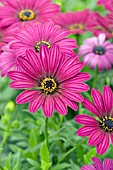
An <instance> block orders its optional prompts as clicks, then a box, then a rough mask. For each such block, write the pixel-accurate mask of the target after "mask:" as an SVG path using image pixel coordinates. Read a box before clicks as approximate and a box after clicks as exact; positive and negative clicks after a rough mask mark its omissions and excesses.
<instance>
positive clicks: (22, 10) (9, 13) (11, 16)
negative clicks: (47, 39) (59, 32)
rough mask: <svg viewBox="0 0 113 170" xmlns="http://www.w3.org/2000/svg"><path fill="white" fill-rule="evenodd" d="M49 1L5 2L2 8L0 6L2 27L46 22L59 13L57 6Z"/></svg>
mask: <svg viewBox="0 0 113 170" xmlns="http://www.w3.org/2000/svg"><path fill="white" fill-rule="evenodd" d="M51 2H52V1H51V0H43V1H42V0H28V1H26V0H7V3H4V6H0V18H1V24H2V26H9V25H12V24H15V23H18V24H23V23H24V24H26V23H28V22H29V23H31V22H35V21H40V20H43V19H44V20H46V19H47V18H50V17H51V16H53V15H56V14H57V13H58V12H60V8H59V6H58V5H57V4H52V3H51Z"/></svg>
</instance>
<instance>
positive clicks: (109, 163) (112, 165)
mask: <svg viewBox="0 0 113 170" xmlns="http://www.w3.org/2000/svg"><path fill="white" fill-rule="evenodd" d="M112 169H113V160H112V159H109V158H105V159H104V168H103V170H112Z"/></svg>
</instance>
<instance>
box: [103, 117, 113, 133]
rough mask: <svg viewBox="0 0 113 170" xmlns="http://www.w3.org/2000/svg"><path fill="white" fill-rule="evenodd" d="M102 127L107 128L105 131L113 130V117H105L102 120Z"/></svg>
mask: <svg viewBox="0 0 113 170" xmlns="http://www.w3.org/2000/svg"><path fill="white" fill-rule="evenodd" d="M100 127H101V128H102V129H104V130H105V132H113V118H111V117H104V118H103V119H102V120H101V121H100Z"/></svg>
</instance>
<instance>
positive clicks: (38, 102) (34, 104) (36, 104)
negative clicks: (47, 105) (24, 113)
mask: <svg viewBox="0 0 113 170" xmlns="http://www.w3.org/2000/svg"><path fill="white" fill-rule="evenodd" d="M44 100H45V95H44V94H43V93H42V94H40V95H38V96H37V97H36V98H35V99H34V100H32V101H31V102H30V104H29V111H30V112H31V113H34V112H36V111H37V110H38V109H39V108H40V107H41V106H42V105H43V102H44Z"/></svg>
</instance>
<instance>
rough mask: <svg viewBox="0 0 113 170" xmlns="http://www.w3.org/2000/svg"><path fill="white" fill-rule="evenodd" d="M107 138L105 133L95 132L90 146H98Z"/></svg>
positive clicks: (99, 130)
mask: <svg viewBox="0 0 113 170" xmlns="http://www.w3.org/2000/svg"><path fill="white" fill-rule="evenodd" d="M104 136H105V132H104V131H102V130H101V129H97V130H95V131H93V133H92V134H91V135H90V137H89V140H88V144H89V145H90V146H96V145H97V144H99V143H101V142H102V140H103V138H104Z"/></svg>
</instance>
